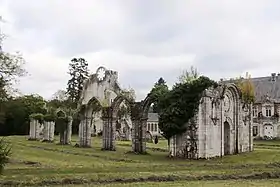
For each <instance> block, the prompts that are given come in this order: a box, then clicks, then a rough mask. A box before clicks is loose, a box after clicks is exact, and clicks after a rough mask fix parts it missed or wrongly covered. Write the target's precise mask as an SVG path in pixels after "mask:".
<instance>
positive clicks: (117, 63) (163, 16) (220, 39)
mask: <svg viewBox="0 0 280 187" xmlns="http://www.w3.org/2000/svg"><path fill="white" fill-rule="evenodd" d="M75 2H76V1H72V0H67V1H66V0H60V1H56V0H48V1H35V0H26V1H21V0H0V7H2V8H0V12H1V14H2V12H3V17H5V19H6V20H8V21H9V23H7V24H4V26H3V30H4V32H6V33H8V34H9V36H10V37H9V39H8V40H7V41H6V43H5V47H4V48H5V49H7V50H9V51H14V50H20V51H21V52H22V53H23V54H24V56H25V58H26V60H27V62H28V63H27V65H26V68H27V70H28V71H29V73H30V74H31V76H29V77H26V78H24V79H22V80H21V84H20V85H19V87H20V89H21V90H22V91H23V92H24V93H30V92H36V93H39V94H41V95H43V96H44V97H50V96H51V94H52V93H54V92H55V91H56V90H57V89H60V88H64V87H65V86H66V82H67V79H68V75H67V73H66V72H67V68H68V63H69V61H70V60H71V58H72V57H84V58H85V59H87V61H88V62H89V66H90V69H91V71H92V72H94V71H95V70H96V69H97V67H98V66H100V65H104V66H106V67H107V68H109V69H113V70H117V71H118V72H119V77H120V82H121V84H122V85H124V86H128V85H130V86H132V87H133V88H135V90H136V92H137V97H138V98H139V99H142V98H144V97H145V94H146V93H147V92H148V91H149V90H150V89H151V87H152V86H153V84H154V82H155V81H156V80H157V79H158V78H159V77H163V78H165V79H166V80H167V81H168V83H169V84H173V83H174V81H176V79H177V77H178V76H179V74H180V73H181V72H182V70H183V69H187V68H189V67H190V66H191V65H194V66H196V67H197V68H198V70H199V71H200V72H201V73H203V74H205V75H207V76H210V77H212V78H214V79H219V78H221V77H236V76H239V75H241V74H244V73H245V72H246V71H249V72H251V74H252V76H266V75H269V74H270V73H271V72H274V71H275V70H277V69H278V68H279V65H278V64H279V60H280V53H279V51H280V35H279V33H280V32H279V31H280V26H279V25H280V24H279V22H280V12H279V11H278V10H279V8H280V2H279V1H277V0H271V1H266V0H247V1H241V0H229V1H223V0H211V1H205V0H189V1H184V0H173V1H169V0H155V1H148V0H142V1H138V0H131V1H123V0H120V1H109V0H104V1H98V0H81V1H80V2H79V3H77V2H76V3H75Z"/></svg>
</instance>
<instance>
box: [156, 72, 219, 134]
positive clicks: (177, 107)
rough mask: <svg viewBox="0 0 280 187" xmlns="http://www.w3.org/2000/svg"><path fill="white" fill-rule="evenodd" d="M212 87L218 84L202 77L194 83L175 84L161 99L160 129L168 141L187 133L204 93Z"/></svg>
mask: <svg viewBox="0 0 280 187" xmlns="http://www.w3.org/2000/svg"><path fill="white" fill-rule="evenodd" d="M211 86H217V83H216V82H215V81H213V80H210V79H209V78H208V77H204V76H200V77H199V78H198V79H195V80H193V81H189V82H185V83H178V84H175V85H174V87H173V89H172V90H171V91H170V92H168V93H167V94H165V95H164V96H163V97H162V98H160V100H159V108H160V113H159V128H160V130H161V131H162V132H163V135H164V136H165V137H166V138H167V139H169V138H170V137H172V136H174V135H176V134H181V133H183V132H185V131H186V129H187V123H188V122H190V120H191V119H192V118H193V117H194V116H195V114H196V113H197V112H198V107H199V102H200V99H201V97H202V94H203V91H205V89H207V88H209V87H211Z"/></svg>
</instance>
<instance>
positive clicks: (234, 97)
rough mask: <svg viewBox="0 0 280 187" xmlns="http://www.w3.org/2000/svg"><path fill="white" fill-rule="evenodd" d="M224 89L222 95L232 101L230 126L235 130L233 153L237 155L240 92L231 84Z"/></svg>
mask: <svg viewBox="0 0 280 187" xmlns="http://www.w3.org/2000/svg"><path fill="white" fill-rule="evenodd" d="M225 86H226V89H225V92H224V95H228V96H231V97H229V98H230V99H231V101H232V111H231V112H232V113H233V114H232V115H233V116H232V117H233V118H232V119H231V120H232V123H231V124H232V125H233V128H234V129H235V140H234V141H235V146H234V151H235V152H236V153H238V149H239V147H238V146H239V143H238V142H239V107H240V99H241V96H242V95H241V90H240V89H239V88H238V87H237V86H236V85H235V84H233V83H229V84H226V85H225Z"/></svg>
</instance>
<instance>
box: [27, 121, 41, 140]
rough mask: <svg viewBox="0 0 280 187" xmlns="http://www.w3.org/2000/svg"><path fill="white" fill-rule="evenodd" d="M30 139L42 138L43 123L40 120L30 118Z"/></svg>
mask: <svg viewBox="0 0 280 187" xmlns="http://www.w3.org/2000/svg"><path fill="white" fill-rule="evenodd" d="M29 124H30V129H29V139H30V140H40V139H42V131H43V125H42V124H40V123H39V121H38V120H35V119H30V123H29Z"/></svg>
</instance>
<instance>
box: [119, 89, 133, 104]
mask: <svg viewBox="0 0 280 187" xmlns="http://www.w3.org/2000/svg"><path fill="white" fill-rule="evenodd" d="M121 94H122V95H123V96H125V97H126V98H127V99H128V100H130V101H135V99H136V93H135V90H134V89H133V88H128V89H122V91H121Z"/></svg>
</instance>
